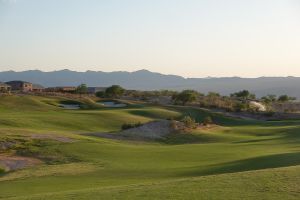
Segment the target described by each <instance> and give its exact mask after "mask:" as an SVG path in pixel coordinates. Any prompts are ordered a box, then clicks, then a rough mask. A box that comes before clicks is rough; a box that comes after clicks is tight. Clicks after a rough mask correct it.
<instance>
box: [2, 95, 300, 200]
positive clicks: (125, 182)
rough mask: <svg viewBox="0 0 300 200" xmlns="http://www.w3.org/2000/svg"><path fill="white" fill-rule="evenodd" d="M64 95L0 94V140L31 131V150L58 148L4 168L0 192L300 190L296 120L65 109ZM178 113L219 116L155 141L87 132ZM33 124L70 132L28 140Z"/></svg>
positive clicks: (259, 194)
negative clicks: (34, 161) (204, 126)
mask: <svg viewBox="0 0 300 200" xmlns="http://www.w3.org/2000/svg"><path fill="white" fill-rule="evenodd" d="M64 100H66V99H64ZM60 101H62V99H60V98H48V97H32V96H24V97H15V96H12V97H0V112H1V115H0V142H1V140H2V141H4V140H7V139H10V140H15V139H16V138H19V139H20V138H23V139H24V138H26V137H27V139H26V140H29V141H27V142H21V144H19V145H21V146H22V145H23V147H22V148H23V149H24V148H25V150H30V151H29V152H27V153H29V154H27V155H32V154H30V153H32V151H33V152H34V153H36V155H43V156H45V160H47V158H48V157H51V156H57V157H58V162H50V163H47V162H46V163H45V164H44V165H40V166H36V167H34V168H29V169H24V170H20V171H16V172H12V173H9V174H6V175H2V176H1V175H0V198H3V199H10V198H11V199H299V198H300V188H299V182H300V180H299V179H300V143H299V142H300V134H299V133H300V121H298V120H294V121H276V122H275V121H274V122H261V121H255V120H237V119H232V118H227V117H224V116H222V115H220V114H212V113H209V112H207V111H205V110H201V109H196V108H189V107H176V106H169V107H162V106H152V105H142V104H138V105H135V104H132V105H130V106H129V107H127V108H119V109H116V108H114V109H108V108H95V109H82V110H71V111H67V110H63V109H61V108H59V107H57V106H56V103H57V102H60ZM21 102H23V103H21ZM49 102H52V103H49ZM82 104H85V102H82ZM184 115H191V116H193V117H194V118H196V120H197V121H199V122H200V121H201V120H203V118H204V117H206V116H208V115H209V116H212V117H213V119H214V121H216V122H217V123H218V124H219V125H221V126H220V127H218V128H214V129H211V130H197V131H193V132H191V133H189V134H174V135H172V136H169V137H168V138H166V139H165V140H162V141H156V142H133V141H115V140H109V139H103V138H97V137H92V136H86V135H84V133H90V132H111V131H118V130H120V128H121V125H122V124H123V123H134V122H142V123H145V122H148V121H152V120H157V119H171V118H174V119H180V118H182V117H183V116H184ZM31 134H54V135H55V134H56V135H63V136H65V137H72V138H74V139H75V140H76V142H73V143H59V142H54V141H49V140H46V141H39V140H38V141H32V140H31V139H30V138H28V136H29V135H31ZM82 134H83V135H82ZM25 152H26V151H25ZM49 164H51V165H49Z"/></svg>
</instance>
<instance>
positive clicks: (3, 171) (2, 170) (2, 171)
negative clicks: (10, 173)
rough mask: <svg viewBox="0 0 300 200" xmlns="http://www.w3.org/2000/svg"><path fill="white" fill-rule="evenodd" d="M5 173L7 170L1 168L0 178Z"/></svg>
mask: <svg viewBox="0 0 300 200" xmlns="http://www.w3.org/2000/svg"><path fill="white" fill-rule="evenodd" d="M4 173H5V170H4V169H3V168H2V167H1V166H0V176H1V175H2V174H4Z"/></svg>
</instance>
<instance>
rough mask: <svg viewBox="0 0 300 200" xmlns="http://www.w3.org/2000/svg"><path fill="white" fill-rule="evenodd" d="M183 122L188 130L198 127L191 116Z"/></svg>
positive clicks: (186, 117)
mask: <svg viewBox="0 0 300 200" xmlns="http://www.w3.org/2000/svg"><path fill="white" fill-rule="evenodd" d="M181 121H182V122H183V123H184V126H185V127H187V128H196V127H197V123H196V122H195V120H194V119H193V118H191V117H190V116H185V117H184V118H183V119H182V120H181Z"/></svg>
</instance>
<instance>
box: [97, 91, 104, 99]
mask: <svg viewBox="0 0 300 200" xmlns="http://www.w3.org/2000/svg"><path fill="white" fill-rule="evenodd" d="M96 97H99V98H103V97H105V92H104V91H98V92H96Z"/></svg>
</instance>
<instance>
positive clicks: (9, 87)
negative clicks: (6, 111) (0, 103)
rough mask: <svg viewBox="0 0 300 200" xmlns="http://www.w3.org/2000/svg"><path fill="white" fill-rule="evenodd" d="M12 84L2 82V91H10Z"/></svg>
mask: <svg viewBox="0 0 300 200" xmlns="http://www.w3.org/2000/svg"><path fill="white" fill-rule="evenodd" d="M10 91H11V86H10V85H7V84H5V83H1V82H0V93H10Z"/></svg>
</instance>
